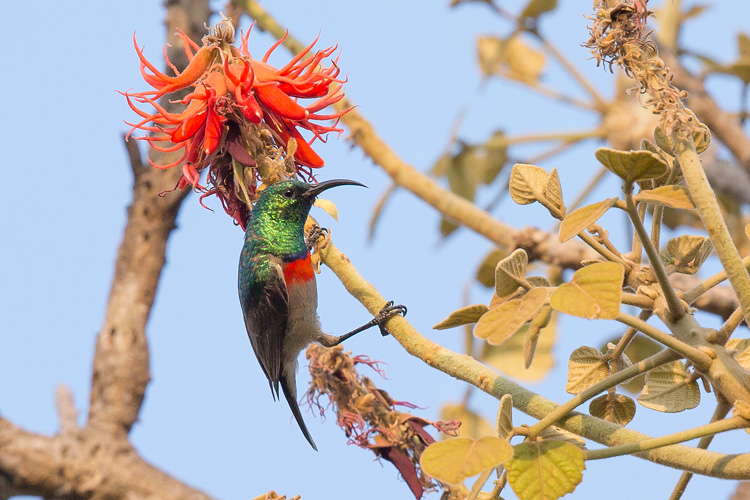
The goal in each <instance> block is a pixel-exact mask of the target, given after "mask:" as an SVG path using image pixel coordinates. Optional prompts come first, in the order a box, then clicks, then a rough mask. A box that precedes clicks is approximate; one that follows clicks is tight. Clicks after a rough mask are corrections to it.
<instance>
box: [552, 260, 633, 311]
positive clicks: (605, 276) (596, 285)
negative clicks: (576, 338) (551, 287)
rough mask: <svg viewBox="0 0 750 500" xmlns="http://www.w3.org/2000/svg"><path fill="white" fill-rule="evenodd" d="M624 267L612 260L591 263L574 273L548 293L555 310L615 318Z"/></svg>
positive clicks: (618, 305)
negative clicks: (567, 280)
mask: <svg viewBox="0 0 750 500" xmlns="http://www.w3.org/2000/svg"><path fill="white" fill-rule="evenodd" d="M624 275H625V269H624V268H623V267H622V265H620V264H617V263H615V262H600V263H597V264H591V265H589V266H586V267H584V268H582V269H579V270H578V271H576V272H575V273H573V277H572V278H571V280H570V282H569V283H563V284H562V285H560V286H559V287H558V288H557V290H555V292H554V293H553V294H552V296H551V297H550V302H549V303H550V305H551V306H552V307H553V308H554V309H555V310H557V311H560V312H562V313H565V314H570V315H571V316H578V317H581V318H587V319H615V318H616V317H617V315H618V314H619V313H620V297H621V295H622V280H623V277H624Z"/></svg>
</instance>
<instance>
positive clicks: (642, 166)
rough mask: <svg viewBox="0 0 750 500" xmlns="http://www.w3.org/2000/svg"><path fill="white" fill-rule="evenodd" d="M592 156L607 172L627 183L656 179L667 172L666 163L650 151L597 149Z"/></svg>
mask: <svg viewBox="0 0 750 500" xmlns="http://www.w3.org/2000/svg"><path fill="white" fill-rule="evenodd" d="M594 154H595V155H596V159H597V160H599V162H600V163H601V164H602V165H604V166H605V167H606V168H607V170H609V171H610V172H612V173H613V174H615V175H616V176H618V177H620V178H621V179H623V180H624V181H627V182H635V181H644V180H647V179H658V178H659V177H661V176H662V175H664V174H665V173H667V171H668V170H669V166H668V165H667V164H666V162H665V161H664V160H663V159H662V158H661V157H660V156H659V155H657V154H655V153H652V152H651V151H643V150H640V151H618V150H616V149H610V148H599V149H597V150H596V153H594Z"/></svg>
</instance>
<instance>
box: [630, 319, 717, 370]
mask: <svg viewBox="0 0 750 500" xmlns="http://www.w3.org/2000/svg"><path fill="white" fill-rule="evenodd" d="M616 319H617V321H619V322H620V323H624V324H626V325H628V326H630V327H633V328H635V329H636V330H638V331H639V332H642V333H644V334H645V335H648V336H649V337H651V338H652V339H654V340H655V341H657V342H659V343H660V344H663V345H665V346H667V347H669V348H670V349H672V350H673V351H676V352H678V353H679V354H681V355H682V356H684V357H686V358H687V359H689V360H690V361H692V362H693V363H694V364H695V365H696V366H700V367H708V366H710V365H711V362H712V360H711V357H710V356H709V355H708V354H706V353H705V352H703V351H701V350H700V349H697V348H695V347H693V346H691V345H690V344H686V343H685V342H683V341H681V340H678V339H677V338H676V337H674V336H673V335H670V334H668V333H665V332H662V331H661V330H659V329H658V328H656V327H654V326H651V325H649V324H648V323H646V322H645V321H641V320H640V319H638V318H636V317H635V316H631V315H629V314H625V313H622V312H621V313H620V314H618V315H617V318H616Z"/></svg>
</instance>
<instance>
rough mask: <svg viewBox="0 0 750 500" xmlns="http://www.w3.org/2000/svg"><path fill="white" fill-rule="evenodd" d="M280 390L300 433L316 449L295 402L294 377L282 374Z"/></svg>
mask: <svg viewBox="0 0 750 500" xmlns="http://www.w3.org/2000/svg"><path fill="white" fill-rule="evenodd" d="M281 390H282V391H283V392H284V397H286V401H287V403H289V407H290V408H291V409H292V415H294V419H295V420H297V424H298V425H299V428H300V430H301V431H302V434H304V435H305V439H307V442H308V443H310V446H312V447H313V450H315V451H318V447H317V446H315V441H313V438H312V436H311V435H310V431H309V430H307V426H306V425H305V421H304V420H302V413H301V412H300V410H299V404H297V388H296V387H295V381H294V378H292V379H291V380H290V379H289V378H288V377H286V376H284V375H282V376H281Z"/></svg>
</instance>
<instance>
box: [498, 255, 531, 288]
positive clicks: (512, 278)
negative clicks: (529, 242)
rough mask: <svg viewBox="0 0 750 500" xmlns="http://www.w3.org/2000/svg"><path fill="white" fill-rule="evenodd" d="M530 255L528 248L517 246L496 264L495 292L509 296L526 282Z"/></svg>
mask: <svg viewBox="0 0 750 500" xmlns="http://www.w3.org/2000/svg"><path fill="white" fill-rule="evenodd" d="M528 264H529V256H528V255H526V250H524V249H522V248H517V249H516V250H514V251H513V253H512V254H510V255H508V256H507V257H505V258H504V259H502V260H500V262H498V263H497V266H495V293H496V294H497V295H498V297H507V296H508V295H510V294H512V293H513V292H515V291H516V290H518V287H519V286H521V284H522V283H524V281H525V278H524V275H525V274H526V267H527V266H528Z"/></svg>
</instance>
